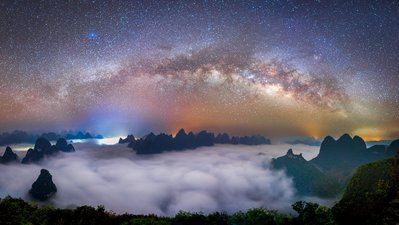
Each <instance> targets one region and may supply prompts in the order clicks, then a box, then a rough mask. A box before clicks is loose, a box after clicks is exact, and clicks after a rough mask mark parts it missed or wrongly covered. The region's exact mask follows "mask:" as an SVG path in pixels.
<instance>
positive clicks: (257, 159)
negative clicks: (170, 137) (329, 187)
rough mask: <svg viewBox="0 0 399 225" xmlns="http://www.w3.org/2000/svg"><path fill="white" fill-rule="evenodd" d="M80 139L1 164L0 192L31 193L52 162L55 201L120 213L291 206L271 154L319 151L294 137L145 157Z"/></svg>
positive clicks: (288, 182) (291, 192) (290, 191)
mask: <svg viewBox="0 0 399 225" xmlns="http://www.w3.org/2000/svg"><path fill="white" fill-rule="evenodd" d="M74 145H75V148H76V150H77V151H76V152H75V153H60V154H58V155H56V156H52V157H51V158H46V159H45V160H43V162H41V163H40V164H31V165H22V164H14V165H0V171H1V172H0V173H1V176H0V197H4V196H7V195H11V196H12V197H21V198H24V199H27V200H30V198H29V196H28V194H27V192H28V191H29V189H30V187H31V185H32V183H33V182H34V181H35V180H36V178H37V177H38V175H39V173H40V169H42V168H45V169H47V170H49V171H50V173H51V174H52V175H53V181H54V183H55V184H56V186H57V188H58V192H57V194H56V195H55V196H54V198H52V199H51V200H50V201H49V203H50V204H53V205H54V206H57V207H74V206H80V205H92V206H98V205H104V206H105V207H106V209H108V210H113V211H115V212H117V213H124V212H129V213H135V214H149V213H155V214H158V215H174V214H176V213H177V212H178V211H179V210H184V211H195V212H204V213H210V212H214V211H225V212H229V213H232V212H236V211H239V210H247V209H249V208H254V207H265V208H268V209H276V210H279V211H282V212H292V211H290V208H291V206H290V205H291V204H292V203H293V202H295V201H296V200H298V198H297V197H296V196H295V189H294V188H293V183H292V179H291V178H288V177H287V176H286V175H285V173H284V171H273V170H271V169H269V166H270V161H271V159H272V158H273V157H278V156H281V155H284V154H285V153H286V151H287V150H288V149H289V148H293V149H294V152H295V153H299V152H301V153H303V155H304V157H305V158H306V159H311V158H313V157H315V156H316V155H317V153H318V150H319V148H318V147H312V146H305V145H295V146H292V145H287V144H284V145H260V146H242V145H239V146H234V145H216V146H213V147H202V148H197V149H195V150H189V151H183V152H170V153H163V154H157V155H149V156H146V155H135V154H134V152H133V151H132V150H131V149H129V148H127V147H126V146H125V145H97V144H95V143H75V144H74ZM2 148H3V147H2ZM1 150H2V151H3V149H1ZM18 154H19V155H23V154H24V152H18ZM313 200H314V199H313Z"/></svg>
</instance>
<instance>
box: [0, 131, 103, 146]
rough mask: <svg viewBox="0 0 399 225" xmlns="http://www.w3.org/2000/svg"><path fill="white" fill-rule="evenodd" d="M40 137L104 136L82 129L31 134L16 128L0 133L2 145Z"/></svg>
mask: <svg viewBox="0 0 399 225" xmlns="http://www.w3.org/2000/svg"><path fill="white" fill-rule="evenodd" d="M40 137H43V138H46V139H47V140H49V141H56V140H58V139H59V138H65V139H67V140H74V139H91V138H96V139H102V138H103V136H102V135H92V134H90V133H89V132H85V133H83V132H82V131H77V132H62V133H60V134H58V133H54V132H48V133H42V134H30V133H27V132H25V131H20V130H15V131H13V132H11V133H8V132H5V133H2V134H0V146H1V145H11V144H19V143H34V142H35V141H36V140H37V139H38V138H40Z"/></svg>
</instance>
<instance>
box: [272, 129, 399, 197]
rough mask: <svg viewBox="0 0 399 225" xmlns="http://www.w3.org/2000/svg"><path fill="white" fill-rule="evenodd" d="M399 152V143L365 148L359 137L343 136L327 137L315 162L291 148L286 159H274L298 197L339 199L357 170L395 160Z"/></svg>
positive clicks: (397, 141) (273, 163)
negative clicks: (289, 179) (366, 165)
mask: <svg viewBox="0 0 399 225" xmlns="http://www.w3.org/2000/svg"><path fill="white" fill-rule="evenodd" d="M397 149H399V140H395V141H393V142H391V144H390V145H389V146H386V145H374V146H372V147H370V148H367V147H366V143H365V142H364V140H363V139H362V138H360V137H358V136H355V137H353V138H352V137H351V136H350V135H348V134H344V135H342V136H341V137H340V138H339V139H338V140H335V139H334V138H332V137H330V136H327V137H326V138H324V140H323V142H322V143H321V146H320V152H319V154H318V155H317V157H315V158H314V159H312V160H310V161H307V160H305V159H304V158H303V157H302V156H301V155H295V154H294V153H293V151H292V149H290V150H289V151H288V152H287V154H286V155H285V156H282V157H279V158H277V159H273V160H272V167H273V168H274V169H284V170H285V171H286V173H287V175H288V176H291V177H293V181H294V184H295V187H296V189H297V190H298V193H299V194H303V195H318V196H330V197H332V196H336V195H338V194H339V193H340V192H341V191H342V190H343V188H344V187H345V185H346V183H347V182H348V180H349V179H350V177H351V174H352V173H353V171H354V169H356V168H357V167H358V166H360V165H361V164H364V163H368V162H373V161H376V160H380V159H386V158H390V157H393V156H394V155H395V152H396V151H397Z"/></svg>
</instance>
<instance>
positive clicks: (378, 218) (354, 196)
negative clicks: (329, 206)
mask: <svg viewBox="0 0 399 225" xmlns="http://www.w3.org/2000/svg"><path fill="white" fill-rule="evenodd" d="M398 172H399V156H398V157H396V159H394V158H390V159H385V160H380V161H377V162H373V163H369V164H366V165H362V166H360V167H359V168H358V169H357V170H356V172H355V174H354V175H353V177H352V179H351V180H350V182H349V184H348V186H347V187H346V190H345V193H344V195H343V197H342V199H341V200H340V201H339V202H338V203H337V204H336V205H335V206H334V207H333V212H334V217H335V219H336V220H337V222H339V223H340V224H398V223H399V173H398Z"/></svg>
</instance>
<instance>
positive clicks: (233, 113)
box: [0, 0, 399, 140]
mask: <svg viewBox="0 0 399 225" xmlns="http://www.w3.org/2000/svg"><path fill="white" fill-rule="evenodd" d="M0 12H1V13H0V21H1V22H0V81H1V82H0V130H4V131H7V130H13V129H25V130H61V129H85V130H95V131H96V132H101V133H104V134H106V135H114V134H126V133H130V132H134V133H138V134H144V133H146V132H148V131H155V132H161V131H164V132H176V131H177V130H178V129H179V128H181V127H184V128H185V129H188V130H200V129H208V130H212V131H228V132H230V133H236V134H253V133H260V134H264V135H267V136H270V137H287V136H313V137H321V136H324V135H327V134H331V135H339V134H341V133H343V132H348V133H352V134H358V135H362V136H363V137H364V138H366V139H370V140H371V139H373V140H378V139H388V138H393V137H397V136H398V135H399V127H398V124H399V91H398V88H397V87H398V85H399V76H398V71H399V39H398V37H399V2H397V1H324V0H319V1H293V0H289V1H288V0H287V1H209V0H203V1H122V0H120V1H95V0H93V1H83V0H80V1H23V0H21V1H17V0H16V1H7V0H6V1H2V2H1V3H0Z"/></svg>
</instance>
